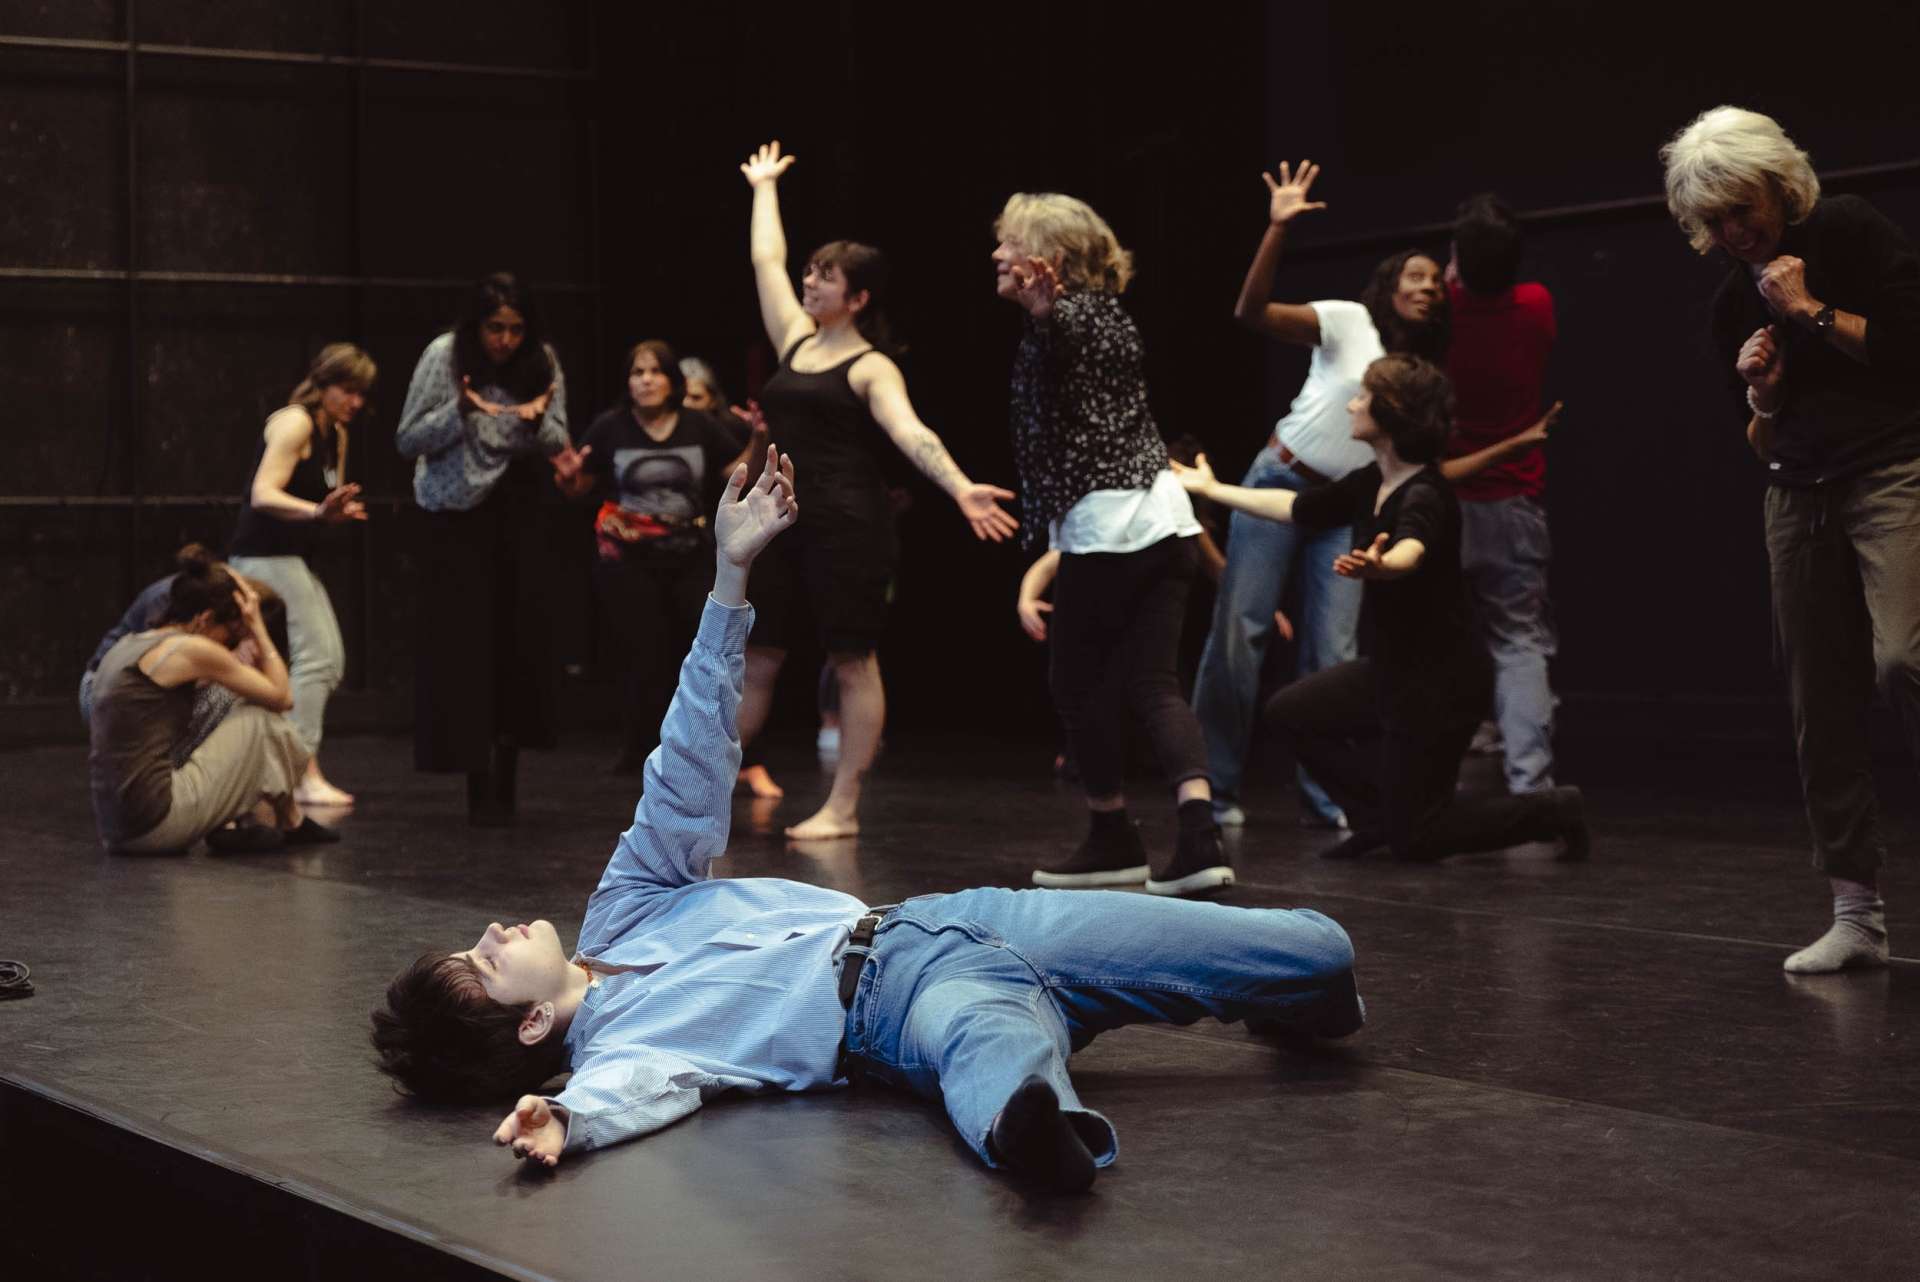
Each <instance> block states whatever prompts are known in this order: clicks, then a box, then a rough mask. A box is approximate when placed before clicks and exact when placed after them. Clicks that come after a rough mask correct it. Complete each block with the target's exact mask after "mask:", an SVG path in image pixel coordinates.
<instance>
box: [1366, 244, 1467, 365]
mask: <svg viewBox="0 0 1920 1282" xmlns="http://www.w3.org/2000/svg"><path fill="white" fill-rule="evenodd" d="M1416 258H1426V259H1430V260H1432V261H1433V262H1434V263H1435V264H1436V265H1437V264H1438V263H1439V261H1440V260H1439V259H1437V258H1434V256H1433V255H1432V254H1429V253H1428V252H1427V251H1426V250H1424V249H1403V250H1401V251H1400V252H1399V253H1397V254H1393V255H1391V256H1389V257H1387V258H1383V259H1381V260H1380V264H1379V265H1378V266H1377V267H1375V268H1374V269H1373V277H1372V279H1370V280H1369V281H1367V287H1366V288H1365V289H1363V290H1361V291H1360V305H1361V306H1363V307H1365V308H1366V309H1367V314H1368V315H1369V316H1371V317H1372V318H1373V327H1374V328H1375V329H1377V330H1379V331H1380V345H1381V346H1382V347H1384V348H1386V349H1387V350H1388V351H1390V352H1408V353H1411V354H1412V355H1414V356H1424V357H1426V358H1427V359H1428V360H1430V361H1443V360H1445V359H1446V358H1447V345H1448V344H1449V343H1451V342H1452V341H1453V317H1452V314H1451V313H1450V312H1449V310H1448V307H1447V296H1446V292H1445V291H1444V290H1443V291H1442V292H1441V294H1440V302H1439V304H1438V305H1437V306H1436V307H1435V308H1434V309H1433V315H1432V316H1431V317H1430V318H1429V319H1427V320H1425V321H1410V320H1408V319H1406V317H1404V316H1402V315H1401V314H1400V313H1399V311H1398V310H1397V309H1396V308H1395V307H1394V305H1393V297H1394V295H1395V294H1397V293H1399V292H1400V273H1401V272H1403V271H1405V270H1406V269H1407V264H1408V263H1409V262H1411V261H1412V260H1413V259H1416Z"/></svg>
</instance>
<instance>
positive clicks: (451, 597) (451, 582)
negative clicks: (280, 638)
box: [413, 459, 558, 774]
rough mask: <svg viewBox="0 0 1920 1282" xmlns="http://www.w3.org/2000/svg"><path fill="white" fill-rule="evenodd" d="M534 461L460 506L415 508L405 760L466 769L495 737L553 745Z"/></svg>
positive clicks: (546, 547)
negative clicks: (409, 742)
mask: <svg viewBox="0 0 1920 1282" xmlns="http://www.w3.org/2000/svg"><path fill="white" fill-rule="evenodd" d="M548 472H549V469H548V466H547V464H546V462H545V461H544V460H534V459H517V460H515V461H514V463H513V464H512V465H511V466H509V467H508V469H507V472H506V475H505V476H503V477H501V479H500V482H499V483H498V484H497V485H496V486H494V489H493V493H491V494H489V495H488V496H487V497H486V499H485V500H484V501H482V502H481V504H480V505H479V506H478V507H476V508H474V509H473V510H472V511H468V512H421V513H418V519H419V521H420V531H421V534H420V540H419V544H418V546H419V556H420V577H419V584H420V594H419V613H418V616H417V619H416V624H415V628H414V655H415V666H414V686H413V691H414V717H413V764H414V768H415V769H416V770H434V771H461V772H465V773H469V774H471V773H474V772H476V771H483V770H486V769H488V768H489V762H490V760H491V756H492V751H493V746H494V744H495V743H496V742H497V741H500V740H503V739H504V740H509V741H511V742H512V743H513V744H514V745H516V746H518V747H523V748H549V747H552V746H553V743H554V731H553V725H554V703H555V701H556V699H557V688H556V686H557V675H558V666H557V663H556V661H555V659H554V654H553V615H554V605H553V601H552V599H551V598H552V592H551V584H552V582H553V573H552V565H553V562H554V559H555V555H556V549H555V548H554V546H553V545H552V543H551V541H550V539H549V533H550V529H549V525H548V522H547V519H546V512H545V510H544V506H543V504H542V503H541V499H542V497H543V495H542V494H541V491H540V486H542V485H544V484H548V483H549V482H548V481H547V479H546V478H547V474H548Z"/></svg>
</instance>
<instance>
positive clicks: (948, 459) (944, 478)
mask: <svg viewBox="0 0 1920 1282" xmlns="http://www.w3.org/2000/svg"><path fill="white" fill-rule="evenodd" d="M902 435H903V436H904V437H905V439H903V440H902V441H901V442H900V452H901V453H902V454H905V455H906V456H907V461H908V462H909V463H912V464H913V465H914V466H915V467H917V468H919V469H920V471H921V474H922V475H924V476H925V477H926V478H927V479H928V480H929V481H932V482H933V483H934V484H935V485H937V486H939V487H940V488H941V489H943V490H945V491H946V492H947V493H949V494H952V493H953V492H954V491H955V490H958V489H959V488H960V487H961V486H963V485H965V484H966V483H967V478H966V474H965V473H964V472H962V471H961V470H960V465H959V464H957V463H955V462H954V461H953V455H951V454H949V453H947V447H946V446H945V445H943V444H941V442H940V438H939V437H938V436H935V435H934V434H933V431H932V429H930V428H926V427H917V428H911V429H909V430H908V431H907V432H906V433H903V434H902Z"/></svg>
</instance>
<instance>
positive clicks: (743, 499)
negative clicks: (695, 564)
mask: <svg viewBox="0 0 1920 1282" xmlns="http://www.w3.org/2000/svg"><path fill="white" fill-rule="evenodd" d="M799 516H800V504H799V503H798V502H796V501H795V500H794V497H793V460H792V459H791V458H788V457H784V456H782V455H781V453H780V451H779V449H778V448H777V447H775V446H772V445H769V446H767V465H766V466H765V467H764V468H762V469H761V470H760V477H759V479H758V480H756V481H755V482H754V483H753V484H752V485H751V486H749V485H748V484H747V465H746V464H745V463H742V464H740V465H739V466H738V467H736V468H734V469H733V475H732V476H731V477H729V478H727V490H726V493H724V494H722V495H721V496H720V509H719V511H718V512H716V513H715V514H714V518H713V542H714V548H715V550H716V552H717V553H718V554H719V557H720V559H721V560H722V561H725V562H727V563H729V564H731V565H735V566H738V567H740V568H741V569H745V568H746V567H747V566H749V565H752V564H753V558H755V557H756V556H759V555H760V553H761V551H762V550H763V549H764V548H765V547H766V546H767V544H769V543H771V542H773V539H774V536H775V535H777V534H779V533H780V531H782V530H784V529H786V528H787V527H788V526H789V525H792V524H793V523H794V522H795V521H796V520H798V519H799Z"/></svg>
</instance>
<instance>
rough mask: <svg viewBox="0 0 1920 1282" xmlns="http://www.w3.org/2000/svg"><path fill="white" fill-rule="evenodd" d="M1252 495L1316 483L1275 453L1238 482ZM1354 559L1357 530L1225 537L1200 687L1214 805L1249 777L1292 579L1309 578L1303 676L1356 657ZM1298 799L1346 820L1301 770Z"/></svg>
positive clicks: (1268, 528) (1283, 524)
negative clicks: (1347, 569) (1276, 619)
mask: <svg viewBox="0 0 1920 1282" xmlns="http://www.w3.org/2000/svg"><path fill="white" fill-rule="evenodd" d="M1240 483H1241V484H1242V485H1244V486H1246V487H1247V488H1249V489H1257V490H1273V489H1283V490H1303V489H1305V488H1307V485H1308V481H1307V480H1306V478H1305V477H1303V476H1301V475H1300V474H1299V473H1298V472H1296V471H1294V470H1293V469H1292V468H1291V467H1287V466H1283V465H1282V464H1281V462H1280V453H1279V451H1278V449H1276V448H1275V447H1274V446H1273V445H1272V444H1271V443H1269V444H1268V445H1267V447H1266V448H1265V449H1263V450H1261V451H1260V452H1259V453H1258V454H1256V455H1255V456H1254V459H1253V465H1252V466H1251V467H1249V468H1248V469H1247V475H1246V478H1245V479H1244V480H1242V481H1241V482H1240ZM1352 550H1353V529H1352V527H1351V526H1338V527H1336V528H1334V529H1331V530H1303V529H1301V528H1300V527H1298V526H1296V525H1294V524H1293V523H1292V522H1290V521H1267V520H1263V519H1261V518H1260V517H1257V516H1248V515H1246V514H1245V513H1244V512H1235V513H1234V514H1233V520H1232V523H1231V524H1230V525H1229V526H1228V531H1227V568H1226V570H1225V571H1224V572H1223V573H1222V574H1221V576H1220V592H1219V595H1218V596H1217V597H1216V598H1215V600H1214V606H1213V630H1212V631H1211V632H1209V633H1208V634H1207V647H1206V649H1205V650H1204V651H1203V652H1202V653H1201V655H1200V671H1199V673H1198V675H1197V676H1195V678H1194V682H1193V710H1194V713H1195V714H1196V715H1197V716H1198V717H1199V718H1200V729H1201V732H1202V733H1203V734H1204V735H1205V736H1206V741H1207V772H1208V774H1209V775H1210V776H1211V777H1212V779H1213V795H1214V797H1215V798H1216V799H1219V798H1237V797H1238V796H1239V795H1240V782H1241V777H1242V775H1243V774H1244V773H1245V771H1246V765H1247V745H1248V744H1249V743H1250V742H1251V740H1252V737H1253V725H1254V718H1255V717H1256V716H1257V715H1258V713H1259V711H1260V702H1259V701H1260V665H1261V661H1262V660H1263V659H1264V658H1265V656H1266V652H1267V639H1268V638H1269V637H1270V636H1272V635H1273V612H1274V611H1275V610H1277V609H1279V608H1280V598H1281V595H1282V594H1283V593H1284V592H1285V591H1286V588H1287V578H1288V576H1289V575H1291V574H1292V573H1293V572H1294V571H1295V570H1296V569H1298V570H1299V571H1300V572H1301V576H1302V577H1301V580H1300V588H1301V591H1300V615H1301V617H1300V618H1299V619H1297V620H1296V621H1295V622H1296V624H1297V625H1298V626H1297V627H1296V630H1295V635H1296V638H1297V640H1298V642H1299V651H1300V655H1299V658H1300V662H1299V670H1298V675H1299V676H1303V677H1304V676H1307V675H1308V674H1310V673H1314V672H1318V671H1320V670H1321V669H1322V668H1330V667H1332V666H1333V665H1334V664H1336V663H1345V662H1346V661H1347V660H1349V659H1351V658H1353V657H1354V656H1355V655H1356V654H1357V653H1358V648H1357V644H1356V639H1355V632H1356V630H1357V629H1358V627H1359V623H1360V586H1361V585H1360V581H1359V580H1358V579H1343V578H1341V577H1340V576H1339V575H1337V574H1335V573H1334V572H1333V559H1334V558H1335V557H1337V556H1339V555H1340V554H1341V553H1342V552H1351V551H1352ZM1300 790H1301V792H1302V793H1304V794H1305V796H1306V799H1307V804H1308V805H1309V806H1310V807H1311V808H1312V809H1313V810H1314V812H1315V813H1316V814H1318V815H1319V816H1320V817H1321V818H1323V819H1331V818H1333V817H1334V816H1335V815H1337V814H1338V813H1339V807H1337V806H1335V805H1334V804H1333V802H1332V801H1331V800H1329V799H1328V797H1327V794H1326V793H1325V792H1323V791H1322V790H1321V788H1320V785H1318V784H1316V783H1315V782H1313V780H1312V779H1311V778H1309V777H1308V776H1307V773H1306V772H1305V771H1304V770H1303V771H1301V772H1300Z"/></svg>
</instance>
